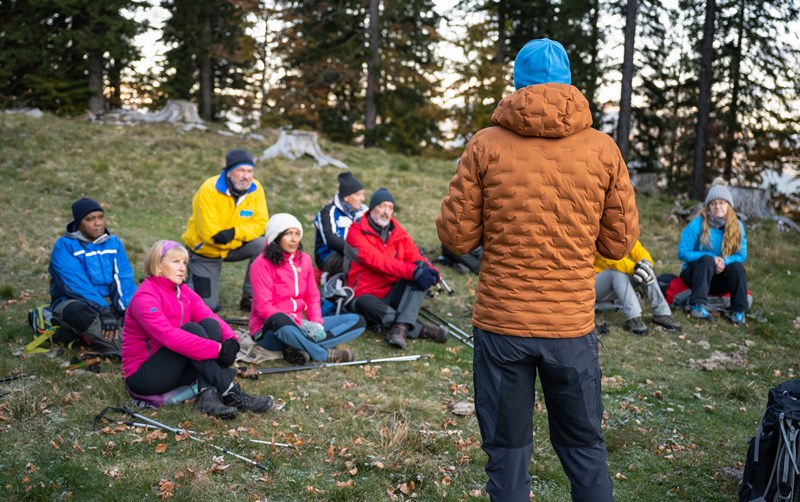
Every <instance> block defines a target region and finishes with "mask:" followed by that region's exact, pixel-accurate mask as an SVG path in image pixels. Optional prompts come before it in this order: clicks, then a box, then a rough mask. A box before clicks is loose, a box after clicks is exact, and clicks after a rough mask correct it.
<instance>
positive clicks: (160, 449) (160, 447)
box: [156, 443, 167, 453]
mask: <svg viewBox="0 0 800 502" xmlns="http://www.w3.org/2000/svg"><path fill="white" fill-rule="evenodd" d="M165 451H167V445H166V444H164V443H158V444H157V445H156V453H164V452H165Z"/></svg>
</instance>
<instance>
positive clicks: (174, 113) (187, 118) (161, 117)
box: [102, 99, 203, 124]
mask: <svg viewBox="0 0 800 502" xmlns="http://www.w3.org/2000/svg"><path fill="white" fill-rule="evenodd" d="M102 120H104V121H106V120H121V121H123V122H170V123H175V122H183V123H187V124H202V123H203V119H201V118H200V114H198V113H197V104H195V103H192V102H191V101H187V100H185V99H170V100H169V101H167V104H165V105H164V108H162V109H160V110H158V111H156V112H152V113H139V112H135V111H132V110H118V111H114V112H109V113H106V114H105V115H103V119H102Z"/></svg>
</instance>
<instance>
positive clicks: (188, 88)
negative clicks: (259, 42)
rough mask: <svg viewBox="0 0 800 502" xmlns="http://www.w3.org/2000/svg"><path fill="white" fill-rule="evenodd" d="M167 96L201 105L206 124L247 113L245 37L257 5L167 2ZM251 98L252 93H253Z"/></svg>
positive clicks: (248, 1)
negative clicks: (236, 112) (229, 114)
mask: <svg viewBox="0 0 800 502" xmlns="http://www.w3.org/2000/svg"><path fill="white" fill-rule="evenodd" d="M162 6H163V7H164V8H165V9H166V10H167V11H169V13H170V14H171V16H170V18H169V19H167V21H166V22H165V24H164V28H163V38H162V40H164V41H165V42H166V43H167V44H169V45H170V46H171V48H170V49H169V50H168V51H167V53H166V57H167V64H166V68H165V74H166V78H165V79H164V82H163V91H164V93H165V96H167V97H173V98H178V99H193V98H197V100H198V101H199V110H200V116H201V117H202V118H203V119H205V120H213V119H215V118H218V117H220V116H221V115H222V114H223V113H224V112H225V111H226V110H228V109H231V108H239V109H242V108H247V106H244V105H245V103H244V102H243V101H242V99H241V98H242V97H243V96H246V95H247V94H248V93H250V91H251V89H250V86H251V82H252V79H251V76H252V74H253V72H254V67H255V59H256V55H255V40H254V39H253V38H252V36H250V35H249V34H248V33H247V30H248V29H249V28H251V27H252V19H251V17H250V16H249V15H250V14H255V13H257V12H258V9H259V5H258V1H257V0H165V1H164V2H163V4H162ZM251 94H252V93H251Z"/></svg>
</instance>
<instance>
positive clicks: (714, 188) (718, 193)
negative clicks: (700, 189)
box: [703, 185, 733, 209]
mask: <svg viewBox="0 0 800 502" xmlns="http://www.w3.org/2000/svg"><path fill="white" fill-rule="evenodd" d="M717 199H722V200H724V201H726V202H727V203H728V204H729V205H730V206H731V209H733V195H731V191H730V190H728V187H726V186H725V185H711V188H709V190H708V195H706V201H705V202H704V203H703V205H705V206H708V205H709V204H711V201H712V200H717Z"/></svg>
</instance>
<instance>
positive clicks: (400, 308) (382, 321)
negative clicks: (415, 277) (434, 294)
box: [350, 279, 425, 338]
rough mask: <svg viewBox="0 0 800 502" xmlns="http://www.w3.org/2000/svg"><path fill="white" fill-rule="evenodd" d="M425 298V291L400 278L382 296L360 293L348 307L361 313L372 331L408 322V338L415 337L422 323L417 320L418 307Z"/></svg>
mask: <svg viewBox="0 0 800 502" xmlns="http://www.w3.org/2000/svg"><path fill="white" fill-rule="evenodd" d="M424 299H425V291H420V290H419V289H415V288H413V287H412V286H411V283H410V282H408V281H406V280H403V279H400V280H399V281H397V282H396V283H394V286H392V289H390V290H389V294H388V295H386V296H385V297H384V298H378V297H376V296H373V295H361V296H359V297H357V298H356V299H355V300H353V302H352V303H351V304H350V308H351V309H352V310H353V311H355V312H356V313H357V314H361V316H362V317H363V318H364V320H365V321H366V322H367V327H369V329H371V330H373V331H377V330H381V329H388V328H390V327H391V326H392V324H394V323H398V322H402V323H406V324H409V325H410V326H411V329H409V331H408V336H409V337H410V338H417V337H418V336H419V330H420V328H421V327H422V324H421V323H420V322H419V321H417V316H418V315H419V309H420V307H422V301H423V300H424Z"/></svg>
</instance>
